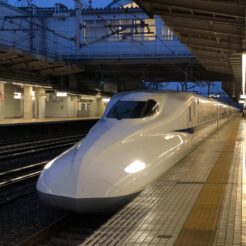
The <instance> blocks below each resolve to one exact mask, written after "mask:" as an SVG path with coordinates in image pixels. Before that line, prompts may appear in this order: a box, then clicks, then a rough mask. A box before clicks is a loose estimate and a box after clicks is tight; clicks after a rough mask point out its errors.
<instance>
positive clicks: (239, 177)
mask: <svg viewBox="0 0 246 246" xmlns="http://www.w3.org/2000/svg"><path fill="white" fill-rule="evenodd" d="M245 152H246V120H243V119H239V118H237V119H233V120H232V121H231V122H229V123H228V124H227V125H225V126H224V127H223V128H222V129H221V130H219V131H217V132H216V133H215V134H213V135H212V136H211V137H209V138H208V139H207V140H206V141H204V142H203V143H202V144H201V145H200V146H199V147H197V148H196V149H195V150H194V151H193V152H191V153H190V154H189V155H188V156H186V157H185V158H184V159H183V160H181V161H180V162H179V163H178V164H176V165H175V167H173V168H172V169H171V170H169V171H168V172H167V173H165V174H164V175H163V176H162V177H161V178H160V179H159V180H157V181H156V182H155V183H153V184H152V185H150V186H149V187H148V188H147V189H146V190H144V191H143V192H142V193H141V194H140V195H139V196H138V197H137V198H135V199H134V200H133V201H132V202H131V203H129V204H128V205H127V206H126V207H125V208H123V209H122V210H121V211H120V212H119V213H118V214H116V215H115V216H114V217H112V218H111V219H110V220H109V221H108V222H107V223H106V224H105V225H103V226H102V227H101V228H100V229H99V230H98V231H96V232H95V233H94V234H93V235H92V236H90V237H89V238H88V239H87V240H86V241H85V242H84V243H83V245H128V246H130V245H142V246H143V245H184V246H193V245H194V246H198V245H204V246H205V245H206V246H207V245H221V246H222V245H246V171H245V170H246V168H245V165H246V159H245V157H246V153H245Z"/></svg>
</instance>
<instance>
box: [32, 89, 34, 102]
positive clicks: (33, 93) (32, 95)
mask: <svg viewBox="0 0 246 246" xmlns="http://www.w3.org/2000/svg"><path fill="white" fill-rule="evenodd" d="M32 100H33V101H35V91H32Z"/></svg>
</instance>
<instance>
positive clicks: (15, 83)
mask: <svg viewBox="0 0 246 246" xmlns="http://www.w3.org/2000/svg"><path fill="white" fill-rule="evenodd" d="M10 84H12V85H19V86H33V87H37V88H44V89H51V88H53V87H52V86H49V85H34V84H25V83H19V82H12V83H10Z"/></svg>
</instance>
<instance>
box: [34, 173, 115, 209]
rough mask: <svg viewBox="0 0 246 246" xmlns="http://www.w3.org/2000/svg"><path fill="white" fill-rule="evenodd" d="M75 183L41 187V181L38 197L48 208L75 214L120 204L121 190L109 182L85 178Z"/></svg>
mask: <svg viewBox="0 0 246 246" xmlns="http://www.w3.org/2000/svg"><path fill="white" fill-rule="evenodd" d="M70 178H71V177H70ZM73 181H74V182H73V183H69V184H67V183H66V182H64V180H60V181H58V182H57V181H55V180H54V181H53V182H49V183H48V184H46V185H45V186H44V185H40V182H42V180H39V182H38V185H37V192H38V196H39V198H40V200H41V201H42V202H43V203H44V204H46V205H48V206H52V207H56V208H59V209H63V210H68V211H74V212H100V211H103V210H105V209H106V210H108V209H110V208H112V207H113V205H114V204H116V203H118V200H119V199H118V198H117V194H119V193H120V189H119V188H118V187H116V186H114V185H112V184H110V183H108V182H105V181H100V180H95V179H92V178H85V177H81V179H80V180H77V181H76V180H74V179H73ZM65 186H66V189H64V187H65ZM61 187H63V188H61ZM43 188H44V189H43ZM47 191H48V192H47ZM111 195H115V196H116V198H112V197H111ZM108 196H110V198H108Z"/></svg>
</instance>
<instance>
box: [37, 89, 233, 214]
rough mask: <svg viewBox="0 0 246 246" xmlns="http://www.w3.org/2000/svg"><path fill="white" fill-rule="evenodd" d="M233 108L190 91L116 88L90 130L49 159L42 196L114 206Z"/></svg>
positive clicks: (70, 204) (79, 206)
mask: <svg viewBox="0 0 246 246" xmlns="http://www.w3.org/2000/svg"><path fill="white" fill-rule="evenodd" d="M235 112H237V110H236V109H235V108H232V107H230V106H227V105H225V104H222V103H219V102H217V101H214V100H212V99H206V98H202V97H199V96H196V95H193V94H190V93H180V92H157V91H156V92H154V91H140V92H128V93H120V94H117V95H115V96H114V97H113V98H112V99H111V101H110V103H109V104H108V106H107V109H106V111H105V113H104V115H103V117H102V119H101V120H100V121H99V122H98V123H97V124H96V125H95V126H94V127H93V128H92V129H91V130H90V132H89V133H88V135H87V136H86V137H85V138H84V139H83V140H81V141H80V142H79V143H78V144H76V145H75V146H73V147H72V148H70V149H69V150H67V151H66V152H64V153H63V154H61V155H59V156H58V157H57V158H55V159H54V160H52V161H51V162H50V163H48V164H47V165H46V167H45V168H44V170H43V172H42V174H41V175H40V177H39V180H38V183H37V191H38V194H39V197H40V199H41V200H42V201H43V202H44V203H46V204H48V205H52V206H56V207H59V208H63V209H67V210H72V211H77V212H90V211H100V210H105V209H111V208H113V207H115V206H117V205H119V204H121V202H122V201H123V202H124V201H126V200H127V199H128V198H131V197H132V196H134V195H136V194H137V193H139V192H140V191H142V190H143V189H144V188H145V187H146V185H148V184H150V183H151V182H153V181H154V180H156V179H157V178H158V177H160V176H161V175H162V174H163V173H164V172H165V171H167V170H168V169H169V168H170V167H172V166H173V165H174V164H175V163H177V162H178V161H179V160H180V159H181V158H183V157H184V156H185V155H186V154H187V153H188V152H189V151H191V149H192V148H193V147H194V146H195V145H197V144H198V143H199V142H200V141H201V140H202V139H204V138H205V137H206V136H208V135H209V134H210V133H212V132H213V131H215V130H216V129H217V128H218V127H220V126H221V125H223V124H224V123H226V122H227V121H228V120H229V119H230V118H231V117H232V116H233V115H234V114H235Z"/></svg>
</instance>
